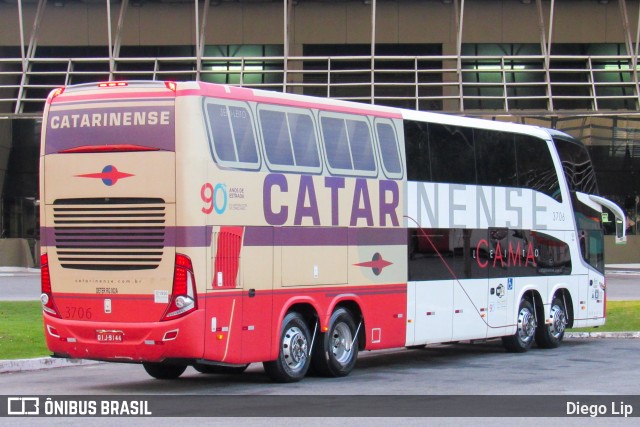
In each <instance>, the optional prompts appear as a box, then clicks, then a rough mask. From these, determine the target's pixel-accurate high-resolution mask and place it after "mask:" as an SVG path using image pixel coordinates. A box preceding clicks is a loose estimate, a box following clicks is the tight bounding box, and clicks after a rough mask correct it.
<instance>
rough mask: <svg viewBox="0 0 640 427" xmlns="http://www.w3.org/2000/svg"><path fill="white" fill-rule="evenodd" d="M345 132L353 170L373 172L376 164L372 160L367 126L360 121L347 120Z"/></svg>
mask: <svg viewBox="0 0 640 427" xmlns="http://www.w3.org/2000/svg"><path fill="white" fill-rule="evenodd" d="M347 130H348V134H349V145H350V146H351V158H352V159H353V168H354V169H356V170H361V171H375V170H376V163H375V161H374V160H373V144H372V143H371V133H370V132H369V125H368V124H367V123H366V122H364V121H360V120H347Z"/></svg>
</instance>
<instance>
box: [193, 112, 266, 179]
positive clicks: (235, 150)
mask: <svg viewBox="0 0 640 427" xmlns="http://www.w3.org/2000/svg"><path fill="white" fill-rule="evenodd" d="M205 111H206V121H207V131H208V133H209V140H210V145H211V151H212V153H213V156H214V159H216V160H217V161H219V162H221V163H224V164H226V165H229V166H237V167H241V168H247V167H248V168H251V169H255V168H257V167H258V166H259V157H258V150H257V148H256V138H255V131H254V128H253V122H252V119H251V117H252V116H251V112H250V111H249V109H248V108H246V107H245V106H241V105H225V104H218V103H215V102H213V101H211V100H207V101H205Z"/></svg>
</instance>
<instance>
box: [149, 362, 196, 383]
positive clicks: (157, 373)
mask: <svg viewBox="0 0 640 427" xmlns="http://www.w3.org/2000/svg"><path fill="white" fill-rule="evenodd" d="M142 366H143V367H144V370H145V371H147V374H149V375H151V376H152V377H153V378H156V379H159V380H174V379H176V378H178V377H179V376H180V375H182V373H183V372H184V371H185V369H187V367H186V366H185V365H175V364H172V363H165V362H161V363H143V364H142Z"/></svg>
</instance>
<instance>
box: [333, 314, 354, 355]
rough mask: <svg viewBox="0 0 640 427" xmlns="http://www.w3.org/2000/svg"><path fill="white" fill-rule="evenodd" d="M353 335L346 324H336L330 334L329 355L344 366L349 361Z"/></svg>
mask: <svg viewBox="0 0 640 427" xmlns="http://www.w3.org/2000/svg"><path fill="white" fill-rule="evenodd" d="M352 343H353V335H352V334H351V329H350V328H349V325H347V324H346V323H338V324H337V325H336V326H335V327H334V328H333V332H332V334H331V353H332V354H333V357H334V358H335V359H336V362H338V363H340V364H341V365H345V364H347V363H348V362H349V360H350V359H351V350H352Z"/></svg>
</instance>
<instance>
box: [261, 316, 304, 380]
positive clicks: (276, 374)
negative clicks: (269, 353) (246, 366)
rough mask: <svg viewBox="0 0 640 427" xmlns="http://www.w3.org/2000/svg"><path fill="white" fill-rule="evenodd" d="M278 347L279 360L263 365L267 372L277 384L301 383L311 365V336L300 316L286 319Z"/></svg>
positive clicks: (283, 322)
mask: <svg viewBox="0 0 640 427" xmlns="http://www.w3.org/2000/svg"><path fill="white" fill-rule="evenodd" d="M278 347H279V348H280V351H279V353H278V358H277V359H276V360H273V361H269V362H264V363H263V365H264V370H265V372H266V373H267V375H268V376H269V377H270V378H271V379H272V380H273V381H275V382H279V383H291V382H296V381H300V380H301V379H302V378H304V376H305V375H306V374H307V371H308V370H309V365H310V364H311V358H310V351H311V348H310V347H311V334H310V333H309V328H308V327H307V324H306V323H305V321H304V319H303V318H302V316H301V315H300V314H298V313H296V312H291V313H288V314H287V315H286V316H285V317H284V320H283V321H282V330H281V332H280V338H279V341H278Z"/></svg>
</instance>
